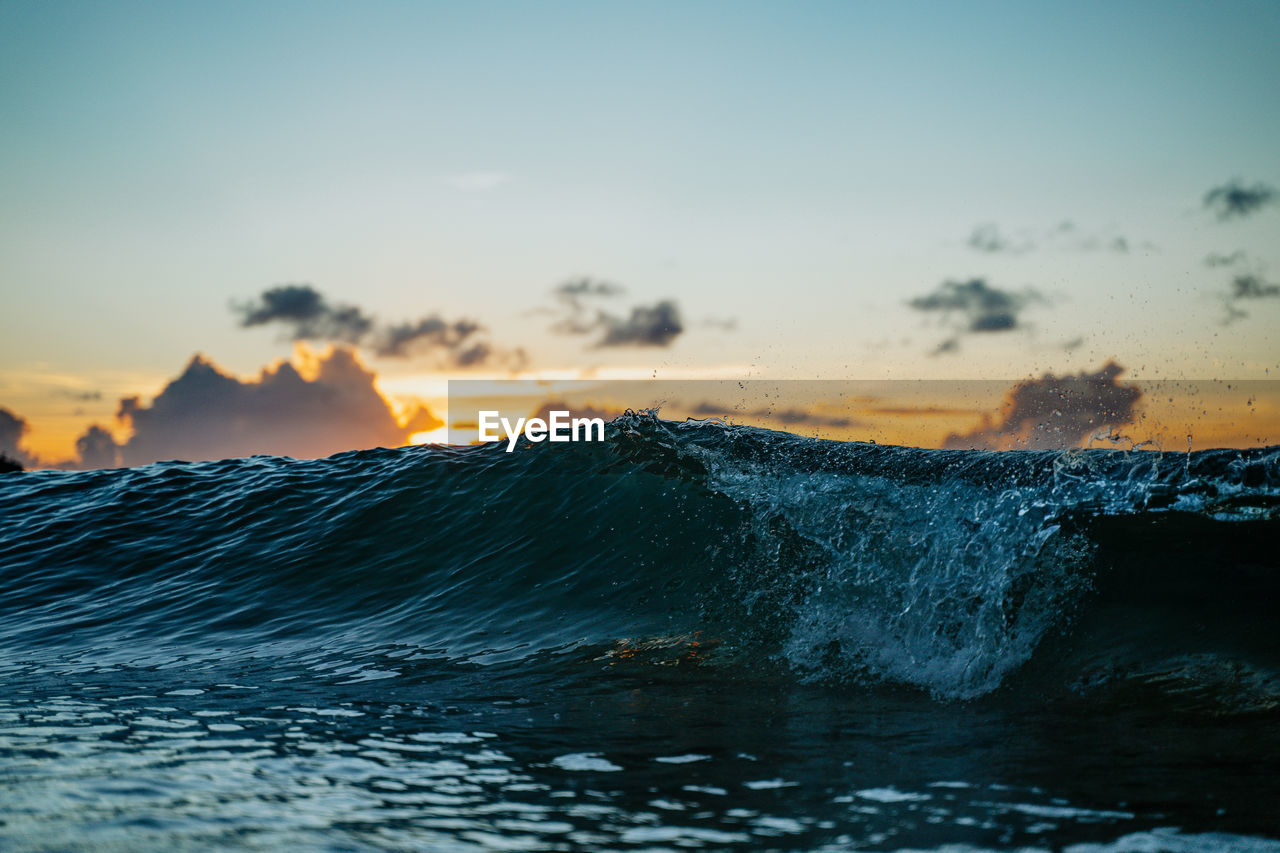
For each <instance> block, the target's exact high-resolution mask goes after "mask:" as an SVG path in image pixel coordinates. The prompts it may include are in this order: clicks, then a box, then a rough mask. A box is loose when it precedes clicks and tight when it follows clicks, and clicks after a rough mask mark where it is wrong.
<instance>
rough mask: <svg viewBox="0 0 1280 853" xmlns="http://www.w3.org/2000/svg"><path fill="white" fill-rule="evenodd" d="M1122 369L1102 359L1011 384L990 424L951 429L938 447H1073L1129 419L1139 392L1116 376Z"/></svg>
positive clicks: (987, 420) (986, 419)
mask: <svg viewBox="0 0 1280 853" xmlns="http://www.w3.org/2000/svg"><path fill="white" fill-rule="evenodd" d="M1123 372H1124V368H1123V367H1121V366H1120V365H1118V364H1116V363H1115V362H1114V361H1110V362H1107V363H1106V364H1105V365H1103V366H1102V367H1101V368H1099V369H1098V371H1097V372H1095V373H1088V372H1084V371H1082V372H1080V373H1078V374H1075V375H1069V376H1055V375H1053V374H1052V373H1046V374H1045V375H1044V376H1042V377H1040V378H1039V379H1031V380H1027V381H1026V382H1020V383H1018V384H1017V385H1014V386H1013V387H1012V388H1011V389H1010V390H1009V392H1008V394H1007V396H1006V398H1005V403H1004V406H1003V407H1002V408H1001V411H1000V412H999V414H998V415H997V418H998V420H996V421H994V422H993V419H992V418H991V416H990V415H985V416H983V421H982V424H981V425H979V426H978V427H977V428H976V429H974V430H973V431H971V432H968V433H965V434H964V435H959V434H956V433H952V434H951V435H948V436H947V437H946V439H945V440H944V441H943V443H942V446H943V447H949V448H955V449H970V448H978V449H987V450H1010V449H1039V450H1045V449H1064V448H1068V447H1079V446H1080V445H1081V444H1083V443H1084V442H1085V440H1086V439H1088V438H1089V437H1090V436H1092V435H1094V434H1096V433H1098V432H1101V431H1103V430H1106V429H1109V428H1112V427H1118V426H1123V425H1124V424H1128V423H1131V422H1132V421H1133V417H1134V407H1135V405H1136V404H1137V402H1138V400H1139V399H1141V397H1142V391H1141V390H1140V389H1138V388H1137V387H1135V386H1132V385H1122V384H1120V383H1119V382H1118V381H1117V380H1118V378H1119V376H1120V374H1121V373H1123Z"/></svg>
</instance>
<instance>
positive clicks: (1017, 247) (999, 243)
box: [969, 222, 1034, 255]
mask: <svg viewBox="0 0 1280 853" xmlns="http://www.w3.org/2000/svg"><path fill="white" fill-rule="evenodd" d="M969 248H970V249H975V250H977V251H979V252H987V253H988V254H993V255H994V254H1000V253H1002V252H1008V253H1011V254H1021V253H1022V252H1025V251H1027V250H1029V249H1032V248H1034V246H1033V245H1032V244H1030V243H1028V242H1026V241H1021V240H1020V241H1014V240H1013V239H1011V238H1009V237H1007V236H1005V235H1003V234H1001V233H1000V229H999V228H998V227H997V226H996V224H995V223H994V222H988V223H985V224H983V225H979V226H977V227H976V228H974V229H973V233H972V234H970V235H969Z"/></svg>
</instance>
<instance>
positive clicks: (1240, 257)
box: [1204, 249, 1249, 268]
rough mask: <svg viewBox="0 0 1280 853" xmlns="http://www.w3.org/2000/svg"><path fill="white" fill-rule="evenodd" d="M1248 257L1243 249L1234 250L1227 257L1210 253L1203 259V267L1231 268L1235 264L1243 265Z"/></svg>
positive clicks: (1218, 253) (1217, 253)
mask: <svg viewBox="0 0 1280 853" xmlns="http://www.w3.org/2000/svg"><path fill="white" fill-rule="evenodd" d="M1248 258H1249V256H1248V255H1246V254H1245V252H1244V249H1236V250H1235V251H1234V252H1232V253H1231V254H1229V255H1224V254H1221V253H1220V252H1210V253H1209V254H1207V255H1205V257H1204V265H1205V266H1206V267H1210V268H1212V267H1233V266H1235V265H1236V264H1241V263H1244V262H1245V261H1246V260H1248Z"/></svg>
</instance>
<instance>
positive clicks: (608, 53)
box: [0, 0, 1280, 462]
mask: <svg viewBox="0 0 1280 853" xmlns="http://www.w3.org/2000/svg"><path fill="white" fill-rule="evenodd" d="M1278 44H1280V6H1277V4H1276V3H1275V2H1273V0H1265V2H1252V3H1250V2H1228V3H1214V4H1209V3H1202V4H1195V5H1191V4H1177V5H1170V4H1163V3H1156V2H1145V3H1133V2H1118V3H1117V2H1106V3H1079V4H1056V5H1052V6H1051V5H1049V4H1043V3H1012V2H1010V3H965V4H959V3H914V2H901V3H853V2H850V3H844V2H829V3H823V2H798V3H797V2H785V3H784V2H769V3H759V2H732V3H730V2H692V3H690V2H680V3H674V2H673V3H661V2H650V3H644V4H640V3H634V4H630V3H629V4H623V3H567V2H552V3H546V2H542V3H533V2H529V3H523V2H496V3H485V2H477V3H465V4H462V3H454V4H445V3H430V2H421V3H390V2H360V3H355V2H351V3H314V2H306V3H303V2H299V3H287V2H267V3H261V4H257V3H254V4H251V3H240V2H233V3H225V4H190V3H183V4H166V5H162V4H156V3H130V2H106V3H98V4H83V3H46V2H42V3H36V2H0V127H3V128H4V129H3V131H2V132H0V286H2V287H3V291H2V292H3V297H4V300H3V311H0V408H3V409H6V410H8V412H10V413H11V414H12V415H14V416H16V417H17V418H19V419H21V420H22V421H25V424H26V429H25V432H24V434H23V437H22V439H21V441H22V448H23V449H24V450H25V451H26V452H27V453H28V454H29V455H30V456H32V457H39V458H40V459H42V460H45V461H46V462H48V461H57V460H63V459H68V458H71V457H74V456H75V455H76V453H77V450H76V446H75V439H76V438H77V436H80V435H82V434H83V433H84V432H85V430H86V428H88V427H89V425H90V424H91V423H97V424H100V425H102V426H103V427H104V428H106V430H107V431H108V432H110V433H111V434H112V435H114V438H115V440H116V441H119V442H122V443H123V442H126V441H127V440H129V437H130V435H131V429H134V428H136V429H141V428H142V427H141V426H140V425H141V424H142V422H143V421H142V420H141V419H140V418H144V417H150V418H152V423H153V424H159V423H160V421H161V420H163V419H162V418H161V411H160V408H161V407H160V406H155V407H151V408H148V407H150V406H151V401H152V400H153V398H155V397H156V395H158V394H160V392H161V391H162V390H163V389H164V388H165V386H166V384H167V383H169V382H170V381H171V380H173V379H175V378H176V377H178V376H180V375H182V374H183V372H184V370H185V369H186V368H187V366H188V364H189V363H190V362H191V360H192V357H193V355H195V354H196V353H201V354H203V357H204V359H205V360H207V362H208V363H210V364H212V365H216V367H217V369H218V370H221V371H223V372H225V373H227V374H229V375H231V376H233V377H239V378H240V379H242V380H243V381H244V382H246V383H247V382H250V381H252V382H254V383H255V392H254V393H255V394H257V395H258V396H257V397H255V399H256V400H258V402H255V403H254V406H255V407H257V408H255V409H254V411H263V410H265V409H270V406H271V405H274V404H273V403H270V402H269V401H268V398H270V399H271V400H276V399H278V400H285V396H280V397H274V396H272V395H274V394H275V391H270V393H268V392H269V390H270V389H269V388H268V387H267V386H263V388H262V389H258V388H257V387H256V383H258V382H259V381H260V380H259V379H258V377H259V372H260V371H261V370H263V369H264V368H266V367H269V366H272V365H275V364H276V363H277V362H278V361H279V360H281V359H289V358H291V357H292V354H293V353H294V352H295V350H294V347H295V346H296V345H298V343H299V342H301V344H302V346H303V347H305V348H306V349H305V350H299V352H302V353H303V354H302V356H300V357H301V358H302V359H303V360H304V361H306V360H310V362H311V364H310V367H307V366H305V365H304V366H303V367H302V368H301V378H300V379H298V381H299V382H306V380H307V379H308V378H314V377H315V376H317V375H318V373H317V371H318V370H320V367H318V366H317V365H318V364H324V363H326V362H324V358H323V356H317V355H315V354H316V353H323V352H326V351H327V350H326V348H327V347H328V346H330V345H334V344H336V345H339V346H348V347H352V348H354V349H355V351H356V352H357V358H358V361H354V362H352V363H351V364H347V363H346V362H345V361H344V362H342V363H341V364H338V363H336V362H335V363H334V365H333V366H332V367H331V368H330V370H331V375H332V376H335V377H336V376H341V377H342V378H341V379H336V380H334V381H335V382H348V381H349V382H350V383H353V384H351V385H350V387H353V388H354V387H356V386H358V385H360V383H362V382H366V383H367V382H368V381H373V380H372V379H369V378H364V377H366V374H365V373H361V372H360V371H361V368H360V365H361V364H362V365H364V368H367V371H369V372H372V373H374V374H376V376H377V380H376V381H377V387H378V388H379V389H380V390H381V391H382V393H383V395H384V396H386V397H387V398H389V399H390V400H391V402H392V404H393V407H394V408H395V412H394V414H395V415H396V416H397V417H398V418H399V419H400V422H401V423H400V426H403V422H404V420H405V419H406V418H408V417H409V416H410V415H411V414H412V413H413V411H414V406H415V405H416V404H417V403H418V402H428V403H430V402H431V400H433V399H435V398H437V397H438V396H439V395H440V394H441V393H442V382H443V380H444V379H445V378H448V377H460V376H462V377H471V376H490V375H504V374H507V373H510V372H511V371H513V370H518V371H520V372H521V373H522V375H557V376H570V375H576V374H577V373H579V372H582V371H588V370H591V369H595V368H607V369H612V370H614V371H615V372H616V373H617V374H618V375H630V376H635V377H637V378H639V377H644V376H651V375H653V374H654V373H655V372H656V373H657V375H658V377H659V378H671V379H679V378H698V377H711V376H714V377H719V378H735V377H739V376H742V377H746V376H750V377H757V378H758V377H772V378H817V379H848V378H856V379H882V378H892V379H948V378H975V379H976V378H984V379H1001V380H1009V381H1015V380H1021V379H1025V378H1028V377H1034V376H1039V375H1042V374H1044V373H1045V372H1048V371H1052V372H1055V373H1057V374H1064V373H1074V372H1078V371H1084V370H1090V371H1093V370H1098V369H1100V368H1101V367H1102V366H1103V365H1104V364H1105V363H1106V362H1108V361H1110V360H1114V362H1116V363H1117V364H1118V365H1120V366H1122V367H1123V368H1124V369H1125V371H1126V372H1125V374H1124V375H1125V377H1126V378H1128V379H1133V378H1137V379H1139V380H1141V379H1185V378H1197V379H1219V380H1264V379H1268V378H1275V377H1276V371H1277V370H1278V369H1280V346H1278V341H1277V337H1276V329H1277V327H1278V326H1277V321H1278V320H1280V191H1278V190H1277V189H1276V188H1277V187H1280V154H1278V153H1277V152H1280V144H1277V140H1280V97H1277V92H1278V91H1280V50H1277V48H1276V46H1277V45H1278ZM285 285H292V286H294V288H295V289H294V290H292V291H284V290H277V291H275V294H276V295H275V296H274V297H273V296H271V295H269V294H271V293H272V289H273V288H282V287H283V286H285ZM574 286H577V287H578V288H579V289H578V290H576V291H575V290H574V289H573V287H574ZM557 288H559V291H557ZM308 299H309V300H311V301H307V300H308ZM273 300H274V301H273ZM289 300H292V301H289ZM317 300H319V301H317ZM344 311H345V312H346V313H345V314H344V313H343V312H344ZM300 318H301V319H300ZM423 318H428V319H429V320H430V322H428V323H426V324H423V323H421V322H420V321H421V320H422V319H423ZM401 343H403V346H401V345H400V344H401ZM307 353H311V354H310V355H308V354H307ZM317 359H319V361H318V362H317ZM203 363H204V362H203V361H202V362H200V364H203ZM271 370H272V371H276V370H278V368H276V367H271ZM201 375H202V376H204V377H205V380H207V381H208V382H210V383H214V382H216V377H213V374H210V373H207V372H206V373H204V374H201ZM272 375H273V376H274V375H276V374H274V373H273V374H272ZM210 377H213V378H210ZM278 381H279V385H278V387H279V388H286V387H294V386H293V385H291V384H290V383H293V381H294V380H293V377H292V376H288V375H285V376H282V377H281V378H279V380H278ZM268 384H269V385H270V383H268ZM294 384H296V383H294ZM190 387H191V389H192V390H191V394H190V396H189V398H183V399H190V400H195V401H196V402H193V403H190V404H189V405H191V406H198V403H199V400H200V399H203V398H201V394H203V393H205V392H204V391H203V390H200V389H203V388H205V387H206V386H204V385H199V384H198V383H197V382H196V380H194V379H193V380H192V383H191V386H190ZM276 387H277V386H276V385H270V388H276ZM335 387H337V386H335ZM342 387H348V386H346V385H344V386H342ZM259 391H261V393H259ZM228 393H235V394H239V393H241V392H240V391H239V390H234V389H233V390H231V391H228ZM284 393H285V392H283V391H282V392H281V394H284ZM135 396H136V397H138V398H139V401H138V402H137V403H136V404H133V406H134V408H133V409H132V411H134V412H137V411H140V410H144V411H145V412H146V413H147V414H144V415H142V416H138V417H135V420H134V421H133V422H132V426H131V425H130V422H128V421H124V420H120V419H118V418H117V417H116V415H117V412H118V411H119V410H120V400H121V399H122V398H130V397H135ZM357 396H358V395H357ZM171 398H172V400H175V401H177V400H179V397H178V395H177V394H176V393H175V394H174V395H171ZM288 399H290V400H293V399H295V398H292V397H290V398H288ZM360 399H361V401H362V402H360V403H359V404H358V406H363V405H366V404H367V403H368V402H369V401H368V400H367V399H365V398H360ZM375 403H376V400H375ZM179 405H180V404H179V402H174V403H172V406H173V408H172V409H165V411H166V412H168V411H173V412H178V408H177V407H179ZM182 405H187V404H182ZM279 405H281V406H284V405H293V404H292V403H285V402H281V403H279ZM306 405H308V406H310V405H313V403H307V404H306ZM344 405H345V404H344ZM352 405H353V406H356V405H357V404H352ZM264 407H265V409H264ZM272 411H274V410H272ZM295 411H301V409H297V410H295ZM307 411H308V412H311V414H308V415H307V417H309V418H310V417H314V418H322V417H324V415H323V414H322V413H320V410H318V409H317V410H315V411H312V410H310V409H308V410H307ZM359 411H364V410H363V409H358V407H357V408H352V409H349V410H344V417H345V416H347V415H350V416H351V417H356V416H357V415H358V412H359ZM193 412H196V409H195V408H191V409H184V410H182V412H181V417H183V418H185V417H188V416H189V415H190V416H192V417H194V415H192V413H193ZM1234 416H1235V415H1233V414H1232V413H1230V412H1228V413H1227V414H1224V415H1223V417H1227V418H1230V417H1234ZM166 417H168V416H167V415H166ZM179 420H180V418H179V415H178V414H174V416H173V418H172V419H170V420H166V421H165V423H167V424H173V423H178V422H179ZM184 422H185V421H184ZM290 423H292V421H291V422H290ZM393 426H394V425H393ZM2 428H3V424H0V431H2ZM156 428H157V429H158V428H159V427H156ZM391 428H392V427H385V425H383V426H379V427H378V429H381V430H383V432H384V433H385V431H386V430H387V429H391ZM290 429H291V430H293V429H294V428H293V427H290ZM1206 430H1207V431H1211V430H1209V428H1208V426H1206ZM382 434H383V433H379V432H378V431H377V430H374V431H373V432H371V433H370V434H369V436H370V437H369V439H368V440H370V441H373V440H375V439H376V438H377V436H378V435H382ZM0 437H2V436H0ZM352 440H353V441H357V443H358V441H359V440H358V439H355V438H353V439H352ZM360 440H362V439H360ZM1272 440H1273V441H1274V440H1276V439H1275V438H1274V437H1273V439H1272ZM272 447H273V448H275V445H272ZM0 450H3V448H0ZM157 452H159V451H157ZM175 452H177V451H175ZM272 452H277V451H276V450H274V449H273V451H272ZM278 452H290V450H289V447H287V446H286V447H284V449H283V450H282V451H278ZM126 458H127V457H126ZM138 458H142V457H140V456H139V457H138Z"/></svg>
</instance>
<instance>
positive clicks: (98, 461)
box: [76, 424, 120, 468]
mask: <svg viewBox="0 0 1280 853" xmlns="http://www.w3.org/2000/svg"><path fill="white" fill-rule="evenodd" d="M76 455H77V456H78V457H79V459H80V463H79V467H81V468H116V467H119V465H120V446H119V445H118V444H116V440H115V438H114V437H112V435H111V433H109V432H107V431H106V430H105V429H103V428H102V427H100V426H98V425H97V424H94V425H93V426H91V427H89V428H88V429H87V430H85V431H84V434H83V435H81V436H80V437H79V438H77V439H76Z"/></svg>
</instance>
